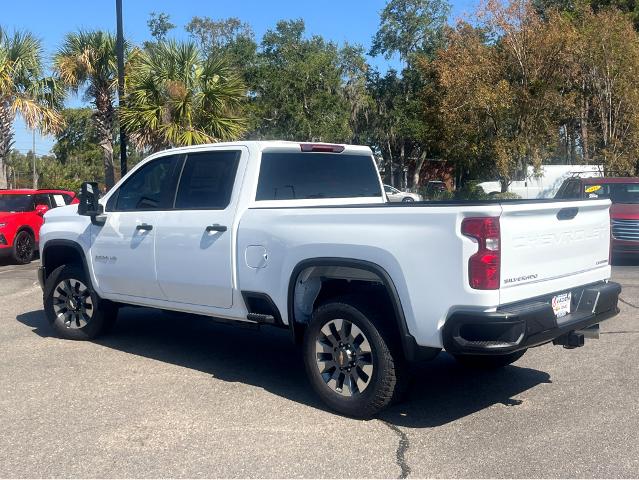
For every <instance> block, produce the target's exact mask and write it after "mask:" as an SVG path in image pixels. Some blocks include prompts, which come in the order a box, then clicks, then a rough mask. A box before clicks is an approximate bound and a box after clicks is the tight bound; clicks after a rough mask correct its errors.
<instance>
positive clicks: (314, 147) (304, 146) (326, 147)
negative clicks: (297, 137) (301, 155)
mask: <svg viewBox="0 0 639 480" xmlns="http://www.w3.org/2000/svg"><path fill="white" fill-rule="evenodd" d="M300 149H301V150H302V152H324V153H342V152H343V151H344V145H332V144H328V143H300Z"/></svg>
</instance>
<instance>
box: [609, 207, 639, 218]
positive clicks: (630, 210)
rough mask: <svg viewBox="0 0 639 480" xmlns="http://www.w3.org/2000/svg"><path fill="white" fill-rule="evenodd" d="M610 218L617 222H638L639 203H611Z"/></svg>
mask: <svg viewBox="0 0 639 480" xmlns="http://www.w3.org/2000/svg"><path fill="white" fill-rule="evenodd" d="M610 217H611V218H614V219H617V220H639V203H613V204H612V206H611V207H610Z"/></svg>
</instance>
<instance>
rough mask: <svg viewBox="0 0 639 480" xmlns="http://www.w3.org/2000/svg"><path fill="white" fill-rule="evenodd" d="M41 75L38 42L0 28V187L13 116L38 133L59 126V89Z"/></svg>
mask: <svg viewBox="0 0 639 480" xmlns="http://www.w3.org/2000/svg"><path fill="white" fill-rule="evenodd" d="M42 74H43V69H42V46H41V43H40V41H39V40H38V39H37V38H35V37H34V36H33V35H32V34H30V33H28V32H21V31H15V32H14V33H13V34H11V35H10V34H9V33H8V32H6V31H4V30H2V29H1V28H0V188H6V187H7V175H6V174H7V172H6V161H7V159H8V156H9V153H10V151H11V147H12V146H13V137H14V134H15V132H14V130H13V122H14V120H15V118H16V115H20V116H21V117H22V118H23V119H24V121H25V123H26V124H27V126H28V127H29V128H34V129H35V128H37V129H38V130H40V131H41V132H42V133H55V132H57V131H58V130H59V129H60V127H61V126H62V124H63V121H62V116H61V115H60V114H59V113H58V112H57V107H59V106H60V105H61V95H60V93H61V90H60V88H59V86H58V84H57V83H56V82H55V80H54V79H52V78H43V77H42ZM34 154H35V152H34Z"/></svg>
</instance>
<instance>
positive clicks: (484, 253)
mask: <svg viewBox="0 0 639 480" xmlns="http://www.w3.org/2000/svg"><path fill="white" fill-rule="evenodd" d="M461 231H462V234H463V235H465V236H467V237H470V238H474V239H475V240H477V244H478V247H479V248H478V249H477V253H475V254H474V255H473V256H472V257H470V259H469V260H468V281H469V283H470V286H471V287H472V288H475V289H477V290H497V289H499V270H500V266H501V249H500V234H499V217H474V218H465V219H464V220H463V221H462V226H461Z"/></svg>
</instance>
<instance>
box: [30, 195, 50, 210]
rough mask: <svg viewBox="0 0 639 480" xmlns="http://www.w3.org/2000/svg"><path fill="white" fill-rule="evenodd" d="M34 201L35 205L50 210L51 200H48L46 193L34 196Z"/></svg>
mask: <svg viewBox="0 0 639 480" xmlns="http://www.w3.org/2000/svg"><path fill="white" fill-rule="evenodd" d="M34 200H35V204H36V205H46V206H47V207H49V208H51V199H50V198H49V194H48V193H40V194H38V195H35V196H34Z"/></svg>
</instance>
